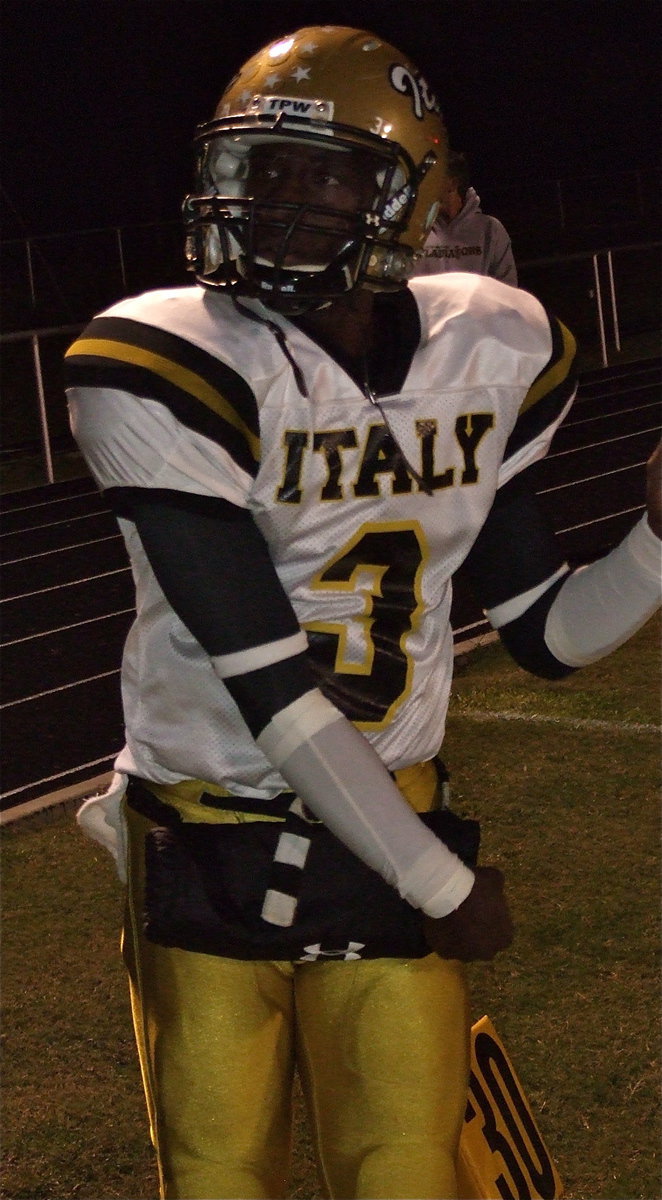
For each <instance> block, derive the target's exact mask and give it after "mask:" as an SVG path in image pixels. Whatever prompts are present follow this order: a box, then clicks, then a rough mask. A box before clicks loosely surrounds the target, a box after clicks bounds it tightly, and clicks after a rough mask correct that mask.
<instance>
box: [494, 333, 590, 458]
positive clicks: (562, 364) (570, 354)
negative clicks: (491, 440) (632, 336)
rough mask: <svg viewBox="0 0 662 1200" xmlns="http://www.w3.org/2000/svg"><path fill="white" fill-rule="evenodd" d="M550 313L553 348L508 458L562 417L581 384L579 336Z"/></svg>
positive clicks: (529, 395)
mask: <svg viewBox="0 0 662 1200" xmlns="http://www.w3.org/2000/svg"><path fill="white" fill-rule="evenodd" d="M547 315H548V319H549V324H550V329H551V334H552V352H551V354H550V357H549V360H548V362H547V363H546V365H545V366H544V367H543V369H542V371H541V372H540V374H539V375H537V376H536V378H535V379H534V381H533V383H532V384H531V387H530V388H529V390H528V392H527V393H526V396H525V397H524V400H523V401H522V405H521V407H520V411H519V416H518V418H517V424H516V425H515V428H514V429H513V432H512V433H511V435H510V437H509V439H508V442H507V443H506V450H505V453H504V462H507V461H508V459H509V458H511V457H512V455H513V454H516V453H517V451H518V450H521V449H522V447H523V446H526V444H527V443H528V442H532V441H534V440H535V439H536V438H537V437H539V436H540V434H541V433H542V432H543V431H544V430H545V429H546V428H547V427H548V426H549V425H552V424H553V423H554V421H556V420H557V419H558V417H559V414H560V413H561V412H562V411H563V409H564V408H565V406H566V404H567V403H568V400H570V398H571V396H572V395H573V393H574V391H575V388H576V387H577V374H576V370H575V356H576V352H577V344H576V342H575V339H574V337H573V336H572V334H571V333H570V330H569V329H566V327H565V325H562V324H561V322H560V321H559V320H558V319H557V318H556V317H554V316H552V315H551V314H549V313H548V314H547Z"/></svg>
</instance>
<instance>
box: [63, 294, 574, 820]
mask: <svg viewBox="0 0 662 1200" xmlns="http://www.w3.org/2000/svg"><path fill="white" fill-rule="evenodd" d="M410 290H411V292H412V293H413V295H414V297H415V300H416V304H417V306H418V310H419V315H420V323H421V330H422V333H421V339H420V344H419V347H418V349H417V350H416V352H415V353H414V355H413V359H412V361H411V365H410V367H409V371H408V373H407V376H406V379H405V381H404V384H403V386H402V387H401V388H400V389H399V390H398V392H397V394H391V395H380V396H379V405H380V406H381V410H380V407H378V406H377V405H376V404H375V403H373V402H372V400H371V398H370V394H369V388H368V387H366V389H365V391H364V390H362V389H361V388H360V387H359V386H358V385H357V383H356V382H354V380H353V379H352V378H350V376H349V375H348V374H347V373H346V372H345V371H344V370H343V369H342V367H341V366H339V365H338V364H337V363H336V362H335V361H334V360H333V359H332V358H331V357H330V356H329V355H328V354H327V353H325V352H324V351H323V350H322V349H321V348H320V347H319V346H318V345H317V344H316V343H315V342H313V341H312V340H311V338H310V337H308V336H307V335H306V334H305V333H303V332H302V331H301V329H299V328H298V327H297V326H296V325H295V324H293V323H292V322H290V321H288V320H287V319H286V318H285V317H281V316H279V315H278V314H275V313H272V312H271V311H267V310H266V309H264V308H262V306H261V305H260V304H259V303H258V302H247V301H242V303H244V304H246V305H247V306H248V304H249V303H250V306H251V308H252V310H253V311H254V312H255V313H256V314H258V315H262V316H266V317H267V318H268V319H269V321H271V322H272V323H277V324H278V325H279V326H280V327H281V328H282V330H283V331H284V333H285V336H286V339H287V347H288V350H289V354H290V356H291V358H292V359H293V360H294V361H295V362H296V364H297V365H298V368H299V370H300V371H301V373H302V375H303V379H304V380H305V385H306V390H307V392H308V395H305V394H304V393H303V391H302V389H301V388H300V387H299V385H298V383H297V379H296V377H295V372H294V371H293V368H292V363H291V361H290V359H288V357H287V356H286V354H285V353H284V352H283V349H282V347H281V345H280V344H279V342H278V340H277V338H276V337H275V336H274V333H273V331H272V330H271V329H269V328H268V327H267V326H266V325H265V324H263V323H260V322H258V321H254V320H251V319H249V318H248V317H247V316H244V315H242V314H241V313H239V312H238V311H237V310H236V308H235V307H234V305H233V303H232V301H231V300H230V299H229V298H228V297H227V296H225V295H220V294H216V293H213V292H209V291H207V290H204V289H201V288H198V287H192V288H181V289H174V290H168V291H157V292H151V293H147V294H145V295H143V296H139V297H137V298H133V299H129V300H124V301H122V302H121V303H119V304H116V305H115V306H114V307H112V308H111V309H109V310H108V311H107V312H105V313H104V314H102V315H101V316H99V317H97V318H95V320H94V321H93V322H92V323H91V325H90V326H88V328H87V330H86V331H85V332H84V334H82V336H81V337H80V338H79V339H78V341H77V342H76V343H74V345H73V347H72V348H71V350H70V351H69V354H68V358H69V362H70V364H71V367H72V378H73V380H74V382H75V386H74V387H72V388H71V389H70V394H69V396H70V411H71V420H72V428H73V430H74V434H75V436H76V438H77V440H78V442H79V444H80V446H81V449H82V450H83V452H84V454H85V457H86V459H87V462H88V464H89V466H90V468H91V470H92V472H93V474H94V476H95V478H96V480H97V482H98V484H99V486H100V487H101V488H103V489H107V488H121V487H138V488H167V489H174V490H179V491H184V492H190V493H194V494H197V495H202V496H208V497H220V498H223V499H225V500H228V501H230V502H231V503H232V504H234V505H238V506H240V507H242V508H245V509H247V510H249V511H250V513H251V514H252V516H253V517H254V519H255V521H256V523H257V525H258V527H259V529H260V530H261V532H262V534H263V535H264V538H265V539H266V542H267V544H268V547H269V550H270V553H271V557H272V559H273V563H274V565H275V568H276V571H277V573H278V576H279V577H280V580H281V582H282V585H283V587H284V589H285V591H286V593H287V595H288V597H289V598H290V601H291V603H292V606H293V608H294V611H295V613H296V615H297V618H298V620H299V622H300V624H301V626H302V627H303V629H304V630H305V631H306V633H307V636H308V642H309V647H310V655H311V657H312V659H313V661H314V663H316V664H317V666H318V668H319V670H320V672H321V673H322V677H323V680H324V682H323V683H322V685H321V686H322V687H323V690H324V691H325V693H326V695H327V696H328V697H329V698H330V699H331V700H332V701H333V702H334V703H336V704H337V706H338V707H339V708H340V709H341V710H342V711H343V712H344V713H345V714H346V715H347V716H348V717H349V718H350V719H351V720H352V721H354V722H355V723H356V724H357V725H358V727H359V728H360V729H361V730H362V731H363V732H364V733H365V735H366V737H367V738H368V739H369V740H370V741H371V742H372V743H373V745H374V746H375V749H376V750H377V752H378V754H379V756H380V758H381V759H382V761H383V762H384V763H385V765H386V766H387V767H388V768H389V769H391V770H395V769H396V768H400V767H404V766H408V765H410V764H412V763H416V762H420V761H423V760H427V759H429V758H431V757H432V756H433V755H434V754H436V753H437V751H438V750H439V747H440V745H441V743H442V740H443V735H444V723H445V717H446V710H447V706H448V698H449V691H450V684H451V676H452V666H453V639H452V632H451V628H450V621H449V616H450V606H451V579H452V576H453V573H454V572H455V571H456V570H457V568H458V567H459V566H460V564H461V563H462V562H463V560H464V559H465V558H466V556H467V553H468V552H469V550H470V548H471V546H472V544H473V542H474V539H475V538H476V536H477V534H478V532H479V530H480V528H481V527H482V525H483V523H484V521H485V518H486V516H487V514H488V512H489V510H490V507H491V505H492V502H493V499H494V496H495V492H496V489H497V488H498V487H500V486H501V485H502V484H503V483H505V482H506V481H508V480H509V479H510V478H512V477H513V476H514V475H515V474H516V473H517V472H519V471H521V470H522V469H523V468H525V467H527V466H529V465H530V464H531V463H532V462H534V461H535V460H536V459H539V458H540V457H542V456H543V455H544V454H545V453H546V451H547V448H548V446H549V443H550V440H551V438H552V435H553V433H554V431H555V429H556V427H557V425H558V423H559V422H560V420H561V419H562V418H563V416H564V414H565V411H566V409H567V407H568V405H569V403H570V402H571V395H570V391H571V388H570V385H569V384H568V383H567V380H568V372H569V366H570V363H571V361H572V357H573V352H574V344H573V340H572V337H571V335H570V334H568V332H567V330H565V329H564V328H563V326H562V325H560V323H558V322H556V321H555V320H554V319H553V318H550V317H549V316H548V315H547V313H546V312H545V311H544V309H543V308H542V306H541V305H540V303H539V302H538V301H537V300H536V299H535V298H534V297H533V296H531V295H529V294H527V293H526V292H523V291H517V290H515V289H513V288H510V287H507V286H505V285H502V284H500V283H497V282H496V281H494V280H491V279H486V278H482V277H480V276H475V275H467V274H460V273H457V274H449V275H445V276H441V277H439V276H432V277H424V278H418V279H414V280H413V281H412V282H411V284H410ZM396 442H397V443H398V445H399V447H400V449H401V451H402V453H403V454H404V457H405V458H406V460H407V461H408V463H410V464H411V466H412V467H413V468H414V469H415V472H416V474H417V475H418V476H419V477H420V479H421V480H422V481H424V483H425V489H424V487H423V486H422V484H421V482H417V480H416V478H415V477H414V476H413V475H412V473H410V472H408V471H407V469H406V467H405V466H404V464H403V460H402V456H401V455H400V454H399V453H398V448H397V446H396ZM120 524H121V527H122V531H123V534H124V537H125V539H126V544H127V548H128V551H129V555H130V559H131V563H132V568H133V572H134V577H135V581H136V592H137V601H136V607H137V615H136V620H135V622H134V624H133V627H132V629H131V631H130V634H129V637H128V640H127V643H126V648H125V653H124V659H123V668H122V691H123V700H124V709H125V719H126V737H127V743H126V747H125V749H124V750H123V751H122V753H121V754H120V756H119V759H118V760H117V764H116V766H117V769H118V770H121V771H126V772H129V773H133V774H136V775H138V776H141V777H142V778H144V779H147V780H153V781H154V782H159V783H175V782H177V781H179V780H181V779H186V778H193V779H203V780H206V781H208V782H210V783H214V784H216V785H220V786H221V787H224V788H227V789H228V791H229V792H237V793H240V794H243V795H246V796H252V797H261V798H264V799H269V798H271V797H272V796H274V795H275V794H277V793H278V792H280V791H282V790H284V788H285V787H286V785H285V784H284V781H283V779H282V778H281V776H280V775H279V774H278V772H277V771H275V769H274V768H273V767H272V766H271V764H270V763H269V762H268V760H267V759H266V758H265V756H264V755H263V754H262V753H261V751H260V750H259V748H258V747H257V745H256V744H255V741H254V740H253V738H252V737H251V735H250V733H249V731H248V729H247V727H246V725H245V723H244V721H243V719H242V717H241V715H240V713H239V711H238V709H237V707H236V706H235V704H234V702H233V700H232V698H231V697H230V695H229V693H228V691H227V689H226V688H225V686H224V685H223V683H222V682H221V681H220V680H219V679H218V677H217V676H216V674H215V673H214V671H213V669H212V666H211V662H210V659H209V657H208V656H207V654H206V653H205V651H204V650H203V649H202V648H201V646H200V645H199V644H198V643H197V642H196V641H195V639H194V638H193V637H192V635H191V634H190V633H189V632H188V630H187V629H186V628H185V627H184V625H183V624H182V623H181V621H180V620H179V619H178V617H177V616H176V615H175V613H174V612H173V611H172V609H171V608H170V606H169V604H168V602H167V601H166V599H165V598H164V596H163V593H162V591H161V589H160V587H159V585H158V583H157V582H156V579H155V577H154V575H153V572H152V570H151V568H150V565H149V563H148V560H147V557H146V555H145V553H144V550H143V548H142V545H141V543H140V539H139V537H138V534H137V532H136V529H135V526H134V525H133V524H132V523H131V522H130V521H128V520H125V519H121V521H120ZM250 567H251V564H250V562H246V563H244V564H242V567H241V569H242V570H244V571H246V572H250ZM227 582H228V588H231V587H232V586H233V581H232V579H228V581H227ZM218 603H219V606H221V609H222V605H223V596H222V595H220V596H219V600H218ZM265 603H268V598H265Z"/></svg>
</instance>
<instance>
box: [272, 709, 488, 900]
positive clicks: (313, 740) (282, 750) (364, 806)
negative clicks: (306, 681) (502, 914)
mask: <svg viewBox="0 0 662 1200" xmlns="http://www.w3.org/2000/svg"><path fill="white" fill-rule="evenodd" d="M257 743H258V745H259V746H260V748H261V750H262V751H263V753H264V754H266V756H267V758H269V759H270V761H271V762H272V763H273V764H274V766H276V767H277V768H278V770H279V771H280V773H281V775H282V776H283V778H284V779H285V780H286V781H287V783H288V784H289V785H290V787H291V788H292V789H293V790H294V791H295V792H296V794H297V795H298V796H299V797H300V798H301V799H302V800H303V802H304V803H305V804H307V805H308V807H309V808H310V810H311V812H313V813H314V814H315V816H316V817H318V818H319V819H320V820H321V821H323V822H324V824H325V825H326V826H327V827H328V828H329V829H331V831H332V832H333V833H335V834H336V836H337V837H338V838H340V840H341V841H342V842H344V844H345V845H346V846H348V847H349V849H350V850H351V851H352V852H353V853H354V854H356V855H357V857H359V858H361V859H362V860H363V861H364V862H366V863H367V864H368V865H369V866H370V867H372V868H373V869H374V870H375V871H377V872H378V873H379V874H380V875H381V876H382V877H383V878H384V879H385V880H386V881H387V883H390V884H391V885H392V886H393V887H395V888H396V889H397V891H398V892H399V894H400V895H401V896H402V898H403V899H404V900H407V901H408V902H409V903H410V904H412V905H413V906H414V907H415V908H422V909H423V911H424V912H426V913H427V914H428V916H431V917H445V916H447V915H448V914H449V913H451V912H453V910H454V909H456V908H458V907H459V905H460V904H461V903H462V901H463V900H465V899H466V897H467V896H468V895H469V892H470V891H471V888H472V886H473V882H474V874H473V871H471V870H470V869H469V868H468V867H466V866H465V865H464V864H463V863H462V862H461V861H460V859H459V858H458V857H457V855H455V854H453V853H452V851H450V850H449V849H448V848H447V846H445V845H444V844H443V842H441V841H440V840H439V838H437V837H435V835H434V834H433V833H432V832H431V831H430V830H429V829H428V828H427V826H425V825H424V824H423V822H422V821H421V820H420V818H419V817H418V816H417V814H416V813H415V812H414V811H413V809H411V808H410V807H409V805H408V804H407V801H406V800H405V799H404V798H403V796H402V795H401V793H400V791H399V790H398V788H397V787H396V785H395V783H394V782H393V780H392V778H391V776H390V775H389V773H388V771H387V770H386V768H385V766H384V764H383V763H382V762H381V760H380V758H379V757H378V755H377V754H376V753H375V751H374V750H373V749H372V746H371V745H370V743H369V742H368V741H367V739H366V738H364V737H363V734H361V733H360V732H359V730H358V729H355V727H354V726H353V725H352V724H351V722H350V721H348V720H347V719H346V718H345V717H344V716H343V715H342V714H341V713H339V712H338V710H337V708H335V707H334V706H333V705H332V704H331V703H330V702H329V701H328V700H326V699H325V698H324V696H322V694H321V692H318V691H311V692H307V693H306V695H305V696H302V697H301V698H300V699H299V700H295V701H294V703H293V704H290V705H288V707H287V708H285V709H283V710H282V711H281V712H280V713H278V714H277V715H276V716H275V717H274V718H273V719H272V720H271V721H270V722H269V724H268V725H267V726H266V728H265V729H264V730H263V731H262V733H261V734H260V736H259V737H258V739H257Z"/></svg>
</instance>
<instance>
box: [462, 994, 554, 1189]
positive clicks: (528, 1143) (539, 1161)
mask: <svg viewBox="0 0 662 1200" xmlns="http://www.w3.org/2000/svg"><path fill="white" fill-rule="evenodd" d="M458 1188H459V1191H458V1195H459V1196H460V1197H461V1200H478V1198H480V1200H556V1197H559V1196H562V1195H563V1184H562V1183H561V1179H560V1177H559V1174H558V1171H557V1170H556V1167H555V1166H554V1163H553V1162H552V1160H551V1158H550V1154H549V1151H548V1149H547V1147H546V1146H545V1143H544V1142H543V1140H542V1137H541V1135H540V1130H539V1129H538V1126H537V1125H536V1122H535V1120H534V1118H533V1113H532V1112H531V1108H530V1106H529V1103H528V1100H527V1099H526V1096H525V1095H524V1092H523V1090H522V1085H521V1083H520V1082H519V1079H518V1078H517V1075H516V1074H515V1071H514V1069H513V1066H512V1063H511V1062H510V1059H509V1058H508V1055H507V1053H506V1051H505V1049H504V1046H503V1043H502V1042H501V1041H500V1039H499V1037H498V1035H497V1032H496V1030H495V1028H494V1026H493V1025H492V1022H491V1021H490V1019H489V1017H482V1018H481V1020H480V1021H477V1022H476V1024H475V1025H474V1026H473V1028H472V1030H471V1078H470V1082H469V1099H468V1102H467V1111H466V1114H465V1118H464V1126H463V1129H462V1136H461V1138H460V1152H459V1158H458Z"/></svg>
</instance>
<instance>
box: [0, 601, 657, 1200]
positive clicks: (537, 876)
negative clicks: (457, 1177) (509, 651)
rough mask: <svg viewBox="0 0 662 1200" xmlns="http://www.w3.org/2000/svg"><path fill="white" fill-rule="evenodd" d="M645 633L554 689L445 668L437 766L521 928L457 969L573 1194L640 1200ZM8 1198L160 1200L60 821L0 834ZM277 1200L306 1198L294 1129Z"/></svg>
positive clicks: (649, 678) (649, 1112)
mask: <svg viewBox="0 0 662 1200" xmlns="http://www.w3.org/2000/svg"><path fill="white" fill-rule="evenodd" d="M659 679H660V626H659V622H658V621H657V620H655V621H652V622H650V623H649V624H648V626H646V628H645V629H644V630H642V631H641V632H640V633H639V634H638V635H637V636H636V637H635V638H634V639H633V640H632V641H631V642H630V643H629V645H628V646H627V647H625V648H623V649H622V650H620V651H619V652H618V653H617V654H615V655H612V656H611V658H609V659H608V660H605V661H604V662H603V663H600V664H596V665H595V666H593V667H589V668H586V669H585V670H584V671H583V672H580V673H579V674H578V675H575V676H573V677H572V678H571V679H570V680H568V681H565V682H564V683H559V684H549V683H545V682H542V681H538V680H534V679H531V678H529V677H527V676H525V675H524V674H523V673H522V672H521V671H519V670H518V668H517V667H515V666H514V665H513V664H511V663H510V660H508V659H507V658H506V657H505V656H504V655H503V653H502V651H501V650H500V648H499V646H498V645H495V644H489V645H486V646H484V647H482V648H479V649H477V650H474V651H473V652H472V653H471V654H470V655H467V656H466V657H464V658H460V659H459V660H458V664H457V674H456V681H455V685H454V694H453V700H452V704H451V711H450V717H449V723H448V733H447V738H446V744H445V747H444V756H445V759H446V761H447V764H448V766H449V768H450V770H451V775H452V780H453V797H454V806H455V807H456V808H457V809H458V810H459V811H461V812H463V813H464V814H466V815H474V816H475V815H478V816H480V818H481V821H482V827H483V852H482V853H483V861H492V862H496V863H498V864H499V865H501V866H502V867H503V868H504V869H505V871H506V874H507V878H508V884H509V894H510V897H511V902H512V907H513V910H514V914H515V918H516V922H517V927H518V934H517V939H516V942H515V945H514V947H513V948H512V949H511V950H510V951H509V952H508V953H507V954H505V955H502V956H500V957H499V958H498V959H497V961H496V963H495V964H493V965H489V966H479V965H476V966H474V967H472V968H471V976H472V990H473V1016H474V1018H475V1019H477V1018H478V1017H480V1016H482V1015H483V1013H488V1014H489V1016H490V1017H491V1018H492V1020H493V1022H494V1024H495V1025H496V1028H497V1031H498V1032H499V1034H500V1035H501V1037H502V1039H503V1040H504V1042H505V1044H506V1047H507V1048H508V1050H509V1053H510V1055H511V1058H512V1061H513V1064H514V1066H515V1069H516V1071H517V1073H518V1074H519V1076H520V1079H521V1081H522V1083H523V1085H524V1088H525V1091H526V1093H527V1096H528V1098H529V1101H530V1103H531V1106H532V1108H533V1111H534V1113H535V1114H536V1117H537V1120H538V1123H539V1125H540V1128H541V1131H542V1133H543V1136H544V1138H545V1141H546V1143H547V1146H548V1148H549V1150H550V1152H551V1154H552V1157H553V1158H554V1160H555V1162H556V1164H557V1166H558V1169H559V1171H560V1174H561V1177H562V1179H563V1180H564V1183H565V1189H566V1196H567V1197H568V1200H657V1198H658V1197H659V1196H660V1195H662V1181H661V1174H660V1151H659V1148H660V1088H659V1051H660V1021H659V1018H660V990H659V983H660V963H659V950H660V813H659V800H660V757H659V723H660V701H659V682H658V681H659ZM3 861H4V869H3V879H4V882H3V892H2V898H3V909H4V930H5V933H4V950H3V992H4V1022H3V1031H4V1032H3V1040H4V1084H3V1097H4V1114H3V1128H4V1134H3V1176H2V1189H1V1192H0V1194H1V1195H2V1197H3V1198H4V1200H59V1198H65V1197H71V1198H74V1197H75V1198H76V1200H111V1198H123V1200H141V1198H146V1197H152V1198H153V1197H155V1196H156V1185H155V1172H154V1164H153V1158H152V1152H151V1149H150V1146H149V1144H148V1141H147V1135H146V1124H145V1119H144V1114H143V1105H142V1096H141V1092H140V1082H139V1075H138V1068H137V1065H136V1061H135V1057H134V1051H133V1041H132V1035H131V1030H130V1022H129V1011H128V1002H127V997H126V989H125V982H124V975H123V969H122V967H121V964H120V961H119V956H118V935H117V930H118V926H119V920H120V910H121V895H120V889H119V885H118V884H117V882H116V880H115V877H114V874H113V871H112V869H111V865H110V861H109V860H107V859H106V857H105V855H104V854H103V853H102V852H101V851H99V852H98V853H97V851H96V848H95V847H94V846H93V845H92V844H91V843H88V842H85V841H84V840H83V838H82V836H81V835H80V833H79V832H78V830H77V827H76V826H75V824H74V823H73V820H72V818H71V814H69V815H67V814H63V813H60V814H59V815H56V816H54V817H52V818H51V819H50V820H49V821H48V822H47V823H42V824H41V825H35V824H34V823H26V822H18V823H16V824H15V825H13V826H11V827H10V828H9V829H8V830H7V831H6V832H5V833H4V834H3ZM290 1195H291V1196H292V1197H298V1198H299V1200H302V1198H305V1200H315V1198H316V1197H319V1196H320V1192H319V1190H318V1185H317V1182H316V1179H315V1172H314V1167H313V1164H312V1156H311V1151H310V1145H309V1141H308V1136H307V1131H306V1125H305V1119H304V1117H303V1115H302V1112H301V1107H300V1105H299V1106H298V1141H297V1146H296V1151H295V1159H294V1169H293V1175H292V1184H291V1191H290Z"/></svg>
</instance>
